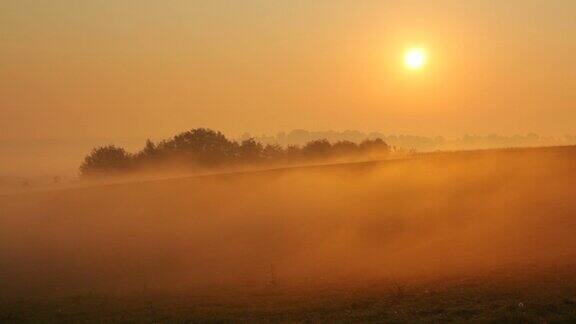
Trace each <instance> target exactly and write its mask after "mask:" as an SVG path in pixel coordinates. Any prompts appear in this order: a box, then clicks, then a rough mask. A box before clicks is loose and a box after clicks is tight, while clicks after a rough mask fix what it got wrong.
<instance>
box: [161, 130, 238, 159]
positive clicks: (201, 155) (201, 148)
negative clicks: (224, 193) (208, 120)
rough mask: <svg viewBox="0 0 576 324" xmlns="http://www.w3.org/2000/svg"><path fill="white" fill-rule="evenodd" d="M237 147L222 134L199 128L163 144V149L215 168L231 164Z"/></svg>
mask: <svg viewBox="0 0 576 324" xmlns="http://www.w3.org/2000/svg"><path fill="white" fill-rule="evenodd" d="M236 147H237V145H235V144H234V143H233V142H231V141H229V140H228V139H227V138H226V137H225V136H224V135H223V134H222V133H220V132H216V131H213V130H211V129H207V128H197V129H193V130H191V131H188V132H184V133H181V134H179V135H176V136H175V137H174V138H173V139H172V140H171V141H167V142H165V143H164V144H163V149H167V150H172V151H173V152H174V153H176V154H178V155H181V156H183V157H186V158H188V159H189V160H191V161H193V162H195V163H197V164H199V165H202V166H215V165H219V164H222V163H226V162H230V161H232V160H233V159H234V157H235V155H236Z"/></svg>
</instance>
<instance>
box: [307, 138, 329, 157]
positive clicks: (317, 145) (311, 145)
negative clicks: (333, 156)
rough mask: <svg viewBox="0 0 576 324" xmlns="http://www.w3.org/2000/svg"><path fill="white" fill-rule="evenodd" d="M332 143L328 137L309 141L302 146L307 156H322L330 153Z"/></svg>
mask: <svg viewBox="0 0 576 324" xmlns="http://www.w3.org/2000/svg"><path fill="white" fill-rule="evenodd" d="M331 149H332V145H331V144H330V142H328V140H326V139H320V140H315V141H311V142H308V143H307V144H306V145H305V146H304V147H303V148H302V154H303V155H304V156H305V157H310V158H320V157H326V156H328V155H330V151H331Z"/></svg>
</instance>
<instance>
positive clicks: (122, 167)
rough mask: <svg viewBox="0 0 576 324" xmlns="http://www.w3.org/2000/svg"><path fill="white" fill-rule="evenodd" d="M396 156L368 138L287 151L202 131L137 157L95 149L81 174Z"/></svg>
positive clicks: (115, 150) (150, 147) (315, 143)
mask: <svg viewBox="0 0 576 324" xmlns="http://www.w3.org/2000/svg"><path fill="white" fill-rule="evenodd" d="M391 152H392V147H391V146H390V145H388V144H387V143H386V142H384V141H383V140H382V139H380V138H376V139H367V140H364V141H362V142H360V143H359V144H357V143H354V142H351V141H345V140H344V141H338V142H335V143H330V142H329V141H328V140H326V139H317V140H313V141H310V142H308V143H306V144H305V145H303V146H298V145H288V146H285V147H284V146H281V145H278V144H266V145H264V144H262V143H260V142H258V141H256V140H255V139H254V138H249V139H244V140H241V141H233V140H229V139H228V138H226V136H224V134H222V133H221V132H218V131H214V130H211V129H207V128H197V129H192V130H190V131H187V132H183V133H180V134H178V135H176V136H174V137H172V138H170V139H167V140H162V141H160V142H158V143H154V142H152V141H150V140H148V141H147V142H146V145H145V146H144V148H143V149H141V150H140V151H139V152H136V153H129V152H127V151H126V150H125V149H124V148H122V147H118V146H114V145H107V146H101V147H97V148H94V149H93V150H92V151H91V152H90V153H89V154H88V155H87V156H86V157H85V158H84V161H83V163H82V164H81V166H80V173H81V175H82V176H84V177H89V176H102V175H105V176H108V175H118V174H126V173H130V172H136V171H145V170H153V169H164V168H169V167H171V166H179V167H181V166H187V167H190V168H198V169H199V168H202V169H206V168H216V167H223V166H226V167H229V166H241V165H255V164H281V163H296V162H303V161H305V160H322V159H325V160H327V159H333V158H342V157H346V156H360V155H365V154H378V155H387V154H390V153H391Z"/></svg>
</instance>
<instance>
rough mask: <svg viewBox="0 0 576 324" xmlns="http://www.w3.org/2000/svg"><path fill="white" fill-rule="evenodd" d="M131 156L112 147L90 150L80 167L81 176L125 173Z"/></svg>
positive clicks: (121, 149) (122, 150)
mask: <svg viewBox="0 0 576 324" xmlns="http://www.w3.org/2000/svg"><path fill="white" fill-rule="evenodd" d="M131 160H132V156H131V155H130V154H129V153H127V152H126V150H124V149H123V148H120V147H116V146H114V145H108V146H102V147H98V148H95V149H93V150H92V152H91V153H90V154H89V155H88V156H87V157H86V158H85V159H84V162H83V163H82V165H81V166H80V172H81V174H82V176H90V175H103V174H114V173H121V172H125V171H127V170H128V169H129V168H130V166H131Z"/></svg>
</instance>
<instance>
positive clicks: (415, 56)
mask: <svg viewBox="0 0 576 324" xmlns="http://www.w3.org/2000/svg"><path fill="white" fill-rule="evenodd" d="M426 59H427V56H426V51H424V50H423V49H422V48H411V49H409V50H408V51H406V54H405V55H404V65H405V66H406V68H408V69H410V70H420V69H422V68H423V67H424V65H426Z"/></svg>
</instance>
